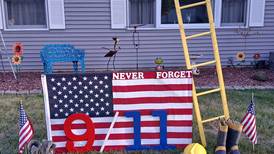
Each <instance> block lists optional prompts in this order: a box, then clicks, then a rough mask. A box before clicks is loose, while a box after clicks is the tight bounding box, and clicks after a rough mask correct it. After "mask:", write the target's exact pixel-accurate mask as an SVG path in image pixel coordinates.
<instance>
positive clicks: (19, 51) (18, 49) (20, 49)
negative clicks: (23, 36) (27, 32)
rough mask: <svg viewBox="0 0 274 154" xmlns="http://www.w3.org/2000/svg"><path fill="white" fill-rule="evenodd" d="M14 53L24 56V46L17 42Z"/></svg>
mask: <svg viewBox="0 0 274 154" xmlns="http://www.w3.org/2000/svg"><path fill="white" fill-rule="evenodd" d="M13 53H14V55H17V56H21V55H22V54H23V45H22V43H20V42H16V43H15V44H14V45H13Z"/></svg>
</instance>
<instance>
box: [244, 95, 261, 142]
mask: <svg viewBox="0 0 274 154" xmlns="http://www.w3.org/2000/svg"><path fill="white" fill-rule="evenodd" d="M241 123H242V125H243V132H244V133H245V134H246V136H247V137H248V138H249V140H250V141H251V142H252V143H253V144H257V128H256V113H255V103H254V102H253V100H251V103H250V104H249V106H248V108H247V112H246V115H245V116H244V118H243V120H242V122H241Z"/></svg>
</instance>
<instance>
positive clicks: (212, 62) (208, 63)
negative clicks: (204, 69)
mask: <svg viewBox="0 0 274 154" xmlns="http://www.w3.org/2000/svg"><path fill="white" fill-rule="evenodd" d="M215 62H216V61H215V60H212V61H208V62H205V63H201V64H196V65H192V66H191V68H192V69H193V68H197V67H201V66H206V65H210V64H214V63H215Z"/></svg>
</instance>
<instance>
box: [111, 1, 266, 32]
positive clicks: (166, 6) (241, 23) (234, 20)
mask: <svg viewBox="0 0 274 154" xmlns="http://www.w3.org/2000/svg"><path fill="white" fill-rule="evenodd" d="M110 1H111V19H112V20H111V26H112V28H113V29H123V28H126V27H127V26H132V25H135V24H142V25H150V26H151V27H155V28H159V29H161V28H163V29H165V28H167V29H170V28H171V29H173V28H176V29H177V28H178V24H177V23H178V21H177V15H176V9H175V6H174V0H110ZM201 1H204V0H180V1H179V2H180V5H181V6H183V5H189V4H194V3H197V2H201ZM211 2H212V9H213V10H212V12H213V15H214V21H215V25H216V27H217V28H219V27H229V28H238V27H246V26H250V27H256V26H260V27H261V26H263V25H264V14H265V0H260V1H259V0H211ZM182 18H183V21H184V24H185V28H194V29H200V28H202V29H205V28H209V24H208V16H207V9H206V6H205V5H200V6H196V7H192V8H188V9H184V10H182ZM143 27H144V26H142V28H143Z"/></svg>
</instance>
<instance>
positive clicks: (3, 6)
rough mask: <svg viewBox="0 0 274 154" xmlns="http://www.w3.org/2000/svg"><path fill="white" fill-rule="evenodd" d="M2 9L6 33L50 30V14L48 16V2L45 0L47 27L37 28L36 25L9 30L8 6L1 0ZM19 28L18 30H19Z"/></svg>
mask: <svg viewBox="0 0 274 154" xmlns="http://www.w3.org/2000/svg"><path fill="white" fill-rule="evenodd" d="M0 2H1V7H2V14H3V30H4V31H25V30H27V31H37V30H39V31H40V30H43V31H44V30H45V31H46V30H49V14H48V0H45V19H46V25H45V27H41V28H40V27H36V26H35V25H33V27H32V26H31V25H26V26H20V25H17V26H15V28H8V27H7V21H6V20H7V17H8V12H7V6H5V5H6V2H5V0H1V1H0ZM17 27H18V28H17Z"/></svg>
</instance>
